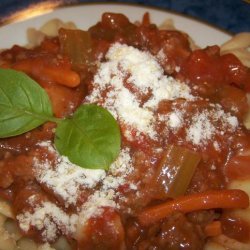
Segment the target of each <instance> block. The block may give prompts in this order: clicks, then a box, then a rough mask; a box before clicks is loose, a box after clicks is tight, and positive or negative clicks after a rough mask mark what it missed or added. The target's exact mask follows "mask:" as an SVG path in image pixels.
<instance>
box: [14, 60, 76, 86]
mask: <svg viewBox="0 0 250 250" xmlns="http://www.w3.org/2000/svg"><path fill="white" fill-rule="evenodd" d="M12 68H13V69H15V70H20V71H23V72H25V73H27V74H30V75H32V76H34V77H35V78H38V79H39V78H41V77H42V78H43V79H47V80H49V81H51V82H53V83H57V84H60V85H64V86H67V87H70V88H74V87H76V86H78V85H79V84H80V76H79V75H78V74H77V73H76V72H75V71H73V70H71V69H70V68H68V67H60V66H56V65H48V62H47V61H46V60H44V59H42V58H34V59H33V58H32V59H24V60H21V61H18V62H16V63H15V64H14V65H13V66H12Z"/></svg>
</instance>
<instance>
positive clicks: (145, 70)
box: [86, 43, 193, 140]
mask: <svg viewBox="0 0 250 250" xmlns="http://www.w3.org/2000/svg"><path fill="white" fill-rule="evenodd" d="M106 60H107V61H106V62H103V63H101V64H100V67H99V70H98V72H97V74H96V75H95V77H94V82H93V86H94V89H93V91H92V93H91V94H90V95H89V96H87V97H86V101H87V102H91V103H93V102H95V103H98V104H100V105H102V106H103V107H105V108H107V109H108V110H109V111H110V112H111V113H112V114H113V116H114V117H115V118H116V119H117V120H119V121H120V122H122V123H124V124H125V125H127V129H128V130H129V129H133V128H134V129H136V130H137V131H138V132H139V134H137V136H140V133H144V134H146V135H148V136H149V137H150V138H152V139H157V138H156V137H157V134H156V131H155V125H156V119H155V115H154V111H155V110H156V108H157V107H158V104H159V102H160V101H162V100H164V99H168V100H173V99H176V98H180V97H181V98H185V99H192V98H193V97H192V95H191V94H190V89H189V87H188V86H187V85H185V84H183V83H180V82H178V81H176V80H175V79H173V78H172V77H168V76H166V75H164V71H163V69H162V67H161V66H160V64H159V63H158V62H157V58H156V57H154V56H153V55H151V54H150V53H148V52H143V51H140V50H138V49H136V48H134V47H132V46H128V45H125V44H119V43H115V44H113V45H112V46H111V48H110V49H109V51H108V52H107V54H106ZM126 83H129V84H130V85H132V86H133V88H135V90H136V91H135V93H133V92H132V91H131V90H130V89H129V88H128V87H127V86H126ZM107 89H108V91H107V93H105V96H104V92H105V91H106V90H107ZM137 91H138V92H139V93H140V95H141V94H144V95H148V97H149V98H148V100H147V101H146V102H145V103H142V102H141V100H140V98H139V97H138V94H136V93H137ZM129 134H130V130H129V131H125V132H124V135H125V136H126V137H127V139H129V140H131V138H130V136H129Z"/></svg>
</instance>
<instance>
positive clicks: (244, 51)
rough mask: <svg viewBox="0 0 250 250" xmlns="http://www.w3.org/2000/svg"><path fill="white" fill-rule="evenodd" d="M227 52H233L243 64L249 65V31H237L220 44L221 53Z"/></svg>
mask: <svg viewBox="0 0 250 250" xmlns="http://www.w3.org/2000/svg"><path fill="white" fill-rule="evenodd" d="M228 53H232V54H234V55H235V56H237V57H238V58H239V59H240V60H241V62H242V63H243V64H244V65H245V66H247V67H250V33H249V32H243V33H239V34H237V35H235V36H234V37H233V38H232V39H231V40H229V41H227V42H226V43H224V44H222V46H221V54H222V55H224V54H228Z"/></svg>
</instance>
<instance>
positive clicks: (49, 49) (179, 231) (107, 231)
mask: <svg viewBox="0 0 250 250" xmlns="http://www.w3.org/2000/svg"><path fill="white" fill-rule="evenodd" d="M70 32H72V31H67V30H63V29H62V30H60V32H59V37H55V38H45V40H44V41H43V42H42V43H41V45H40V46H38V47H35V48H32V49H27V48H23V47H20V46H18V45H15V46H13V47H12V48H11V49H8V50H4V51H2V52H1V54H0V67H2V68H12V69H16V70H20V71H23V72H25V73H27V74H28V75H29V76H30V77H32V78H33V79H35V80H36V81H37V82H38V83H39V84H40V85H41V86H42V87H43V88H44V89H45V90H46V92H47V93H48V95H49V97H50V99H51V102H52V106H53V112H54V114H55V116H57V117H65V116H68V115H70V114H72V113H73V112H74V111H75V110H76V108H77V107H78V106H79V105H80V104H81V103H83V102H84V98H85V96H87V95H88V94H89V93H90V92H91V91H92V90H93V77H94V75H95V74H96V72H97V70H98V63H97V62H99V64H100V63H101V62H105V61H106V60H107V59H105V55H106V53H107V51H108V50H109V48H110V47H111V45H112V44H115V43H119V44H126V45H129V46H133V47H134V48H137V49H139V50H140V51H148V52H150V53H151V54H152V55H153V56H155V58H158V63H159V64H160V65H161V66H162V68H163V69H164V74H165V75H168V76H172V77H173V78H175V79H178V80H180V81H184V82H185V83H186V84H187V85H188V86H189V87H190V89H191V93H192V95H193V96H196V97H201V98H196V99H193V100H190V101H189V102H186V101H185V100H184V99H183V98H177V99H174V100H163V101H161V102H160V103H159V105H158V107H157V110H156V112H155V113H156V114H157V115H162V116H164V115H169V114H171V113H174V112H176V110H179V111H180V110H182V111H184V112H182V117H181V120H182V121H184V125H182V126H180V127H178V129H177V130H170V131H169V130H168V129H167V128H166V123H164V122H161V121H159V123H157V125H156V132H157V134H158V135H160V137H161V139H159V140H154V139H152V138H149V137H148V136H147V135H144V134H143V133H142V137H140V139H138V138H137V135H138V133H137V132H138V131H136V129H135V130H133V129H131V130H129V131H130V133H131V137H132V139H131V137H130V139H128V138H127V137H126V136H125V132H124V131H126V129H127V125H126V124H123V123H122V122H121V123H120V127H121V131H122V147H123V148H124V147H128V148H129V149H130V154H131V157H132V161H133V167H134V170H133V172H132V174H130V175H129V176H128V178H127V179H126V181H127V183H130V182H131V183H137V194H136V192H135V191H134V190H131V189H130V187H129V185H126V184H123V185H121V186H119V187H118V189H119V190H118V191H119V192H120V193H122V194H123V196H124V197H125V198H126V199H125V200H124V201H123V200H119V198H117V199H118V200H117V203H119V209H113V208H108V207H107V208H105V207H104V208H103V209H104V211H103V214H102V216H100V217H93V218H90V219H89V220H88V222H87V224H86V225H85V226H84V227H83V228H82V229H81V230H80V231H78V232H77V236H72V235H70V234H67V232H65V231H64V230H63V229H62V228H60V227H58V229H57V235H58V237H59V236H60V235H65V236H66V237H67V238H68V240H69V242H70V244H71V245H72V249H79V250H85V249H202V248H203V247H204V245H205V242H206V241H207V237H208V236H207V235H206V233H205V228H206V226H207V225H208V224H210V223H211V222H213V221H214V220H220V217H221V216H223V219H221V223H222V232H223V233H224V234H226V235H228V236H229V237H232V238H235V239H237V240H239V241H243V242H245V241H247V240H249V234H250V231H249V226H248V224H247V223H246V222H244V221H243V222H242V221H237V219H234V218H230V216H229V215H228V216H227V215H226V214H224V213H223V210H222V209H216V210H214V209H210V210H199V211H195V212H191V213H188V214H184V213H181V212H174V213H173V214H172V215H171V216H169V217H167V218H164V219H162V220H160V221H158V222H157V223H154V224H152V225H148V226H142V225H141V224H140V223H139V222H138V220H137V215H138V214H140V213H141V211H143V210H144V209H145V208H147V207H149V206H151V205H155V204H161V203H163V202H166V201H168V200H171V199H172V198H176V193H173V195H170V184H171V183H172V181H175V178H179V177H178V176H177V175H175V171H177V170H175V169H172V170H171V169H169V166H170V165H171V163H170V162H169V161H170V160H169V159H172V165H173V168H174V166H175V163H176V161H177V160H176V159H175V157H176V154H177V153H176V152H179V151H185V150H187V153H188V154H189V153H190V152H191V154H192V157H194V158H195V161H196V162H197V166H196V167H195V168H194V169H193V170H190V171H188V173H190V172H192V171H193V174H192V175H190V177H189V178H190V180H189V181H188V182H187V184H185V185H186V186H185V185H184V184H183V183H182V181H181V180H179V179H177V180H178V184H176V183H175V185H177V186H175V187H174V188H175V189H174V190H179V189H180V187H181V186H182V189H184V193H183V194H185V195H190V194H194V193H202V192H206V191H209V190H221V189H225V188H227V185H228V182H230V180H231V179H234V178H242V175H241V173H239V172H237V169H236V167H237V166H238V167H239V168H240V169H243V170H244V171H243V172H244V174H245V176H249V173H250V172H249V170H248V164H249V162H250V161H249V156H245V158H244V156H242V157H241V156H239V152H246V151H247V150H249V149H250V134H249V131H248V130H247V129H245V128H244V126H243V125H240V126H239V127H238V128H237V129H235V130H230V129H227V127H225V126H226V125H225V124H224V123H223V122H222V121H221V120H220V118H214V116H213V112H215V111H216V110H217V109H218V106H216V105H217V104H219V105H220V107H221V108H222V110H223V111H224V112H229V113H230V114H231V115H233V116H234V117H237V119H238V121H239V122H240V123H241V124H242V121H243V120H244V117H245V115H246V113H247V111H248V108H247V107H248V104H247V98H246V92H247V91H250V71H249V69H248V68H246V67H244V66H243V65H242V64H241V62H240V61H239V60H238V59H237V58H236V57H235V56H233V55H231V54H227V55H223V56H220V49H219V47H218V46H211V47H207V48H205V49H198V50H195V51H192V50H191V49H190V45H189V41H188V36H187V35H186V34H184V33H181V32H179V31H169V30H159V29H158V28H157V27H156V26H155V25H154V24H151V23H150V22H149V17H148V15H147V14H145V16H144V18H143V21H142V23H141V24H132V23H130V22H129V20H128V19H127V17H125V16H124V15H121V14H112V13H104V14H103V16H102V20H101V21H100V22H98V23H97V24H96V25H95V26H93V27H90V28H89V30H88V35H89V36H90V40H89V44H87V45H86V47H85V48H82V51H80V52H79V53H85V54H84V57H83V59H82V60H81V61H79V60H78V61H77V60H74V58H71V57H70V56H69V55H68V54H67V53H65V51H67V50H66V49H65V44H64V42H65V37H66V38H68V36H70V34H72V33H70ZM74 36H76V37H77V35H75V34H74ZM88 39H89V37H88ZM69 46H70V45H69ZM76 46H78V45H77V44H76ZM86 48H87V49H86ZM89 49H90V50H89ZM128 77H129V76H128ZM65 82H66V84H65ZM79 82H80V84H78V83H79ZM65 85H66V86H65ZM69 85H71V86H69ZM124 85H125V86H126V88H127V89H129V90H130V91H131V92H133V93H134V94H135V95H137V96H139V98H138V99H140V105H143V104H144V103H146V102H147V100H148V99H149V98H150V93H147V94H146V95H145V94H143V93H140V91H139V90H138V89H136V87H135V86H133V85H131V84H130V83H129V81H127V82H126V81H125V82H124ZM105 91H108V89H107V90H105ZM105 91H104V92H103V93H102V95H103V96H105ZM211 103H212V104H213V105H211ZM216 103H217V104H216ZM204 110H205V111H204ZM202 112H205V114H206V115H207V116H208V117H210V116H211V120H212V123H215V124H216V126H219V127H220V128H221V130H222V132H221V133H217V132H216V133H215V137H214V138H213V139H208V142H207V143H206V144H205V145H204V144H202V143H198V142H197V141H195V139H193V140H191V139H190V140H189V141H188V140H186V138H187V136H188V135H187V132H186V125H188V126H190V129H191V128H192V122H193V121H194V120H195V119H196V118H195V117H196V116H197V122H199V121H200V120H199V119H202V117H199V116H198V115H197V114H201V113H202ZM219 112H222V111H221V109H220V111H219ZM177 114H178V113H177ZM175 115H176V114H175ZM228 119H229V120H230V119H232V116H230V117H229V118H228ZM230 121H231V120H230ZM201 122H202V123H206V120H201ZM54 128H55V125H54V124H53V123H46V124H44V125H42V126H40V127H39V128H37V129H34V130H32V131H30V132H27V133H25V134H23V135H20V136H15V137H12V138H6V139H1V140H0V160H1V161H0V188H1V189H0V196H1V197H2V198H3V199H5V200H8V201H9V202H10V203H11V204H12V205H13V211H14V214H15V215H18V214H19V213H22V212H25V211H29V212H32V210H33V208H32V206H31V205H30V204H29V203H28V202H27V200H28V198H29V197H30V196H31V195H32V194H35V195H36V197H38V198H37V200H36V202H37V203H40V202H43V201H51V202H53V203H54V204H56V205H57V206H59V207H60V208H61V209H62V210H63V211H65V212H66V213H68V214H72V213H75V212H77V209H78V208H79V207H81V206H82V205H83V204H84V202H86V200H87V198H88V196H89V195H90V194H92V193H93V192H94V190H91V189H87V188H85V189H84V188H83V189H82V190H81V192H82V193H81V195H80V196H79V197H78V201H77V205H76V206H69V207H65V206H64V201H63V200H62V199H61V197H59V196H57V195H56V194H55V193H54V192H53V190H51V189H49V188H48V187H46V186H44V185H43V184H41V183H39V182H38V181H37V179H36V177H35V175H34V171H33V158H34V157H38V158H41V159H49V160H51V162H53V160H54V157H55V156H54V155H53V154H52V155H51V154H50V152H48V151H47V150H46V149H44V148H41V147H40V146H39V145H38V144H39V142H41V141H53V138H54ZM223 129H224V130H225V131H223ZM204 133H206V131H204ZM141 138H143V139H141ZM214 141H216V144H215V143H214ZM171 145H174V150H172V151H171V148H170V146H171ZM218 145H219V146H218ZM218 147H219V150H218ZM159 148H160V149H162V150H156V149H159ZM178 150H179V151H178ZM166 155H167V158H166V159H165V158H164V157H165V156H166ZM182 156H183V155H182ZM171 157H172V158H171ZM164 159H165V160H164ZM166 165H167V167H166ZM235 166H236V167H235ZM166 171H169V172H166ZM171 171H172V172H171ZM171 185H172V184H171ZM95 188H96V189H98V187H95ZM118 191H117V192H118ZM178 192H183V190H181V191H180V190H179V191H178ZM178 192H177V193H178ZM234 225H237V226H234ZM238 225H240V226H238ZM42 232H43V230H37V229H36V228H34V227H31V228H30V229H29V230H28V231H27V232H23V233H24V234H25V235H27V236H29V237H32V238H33V239H35V240H36V241H38V242H41V241H44V238H43V234H42ZM75 238H77V241H75ZM53 241H54V240H52V242H51V243H53Z"/></svg>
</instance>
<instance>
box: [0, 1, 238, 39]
mask: <svg viewBox="0 0 250 250" xmlns="http://www.w3.org/2000/svg"><path fill="white" fill-rule="evenodd" d="M34 4H35V5H36V3H34ZM38 4H39V3H37V5H38ZM94 5H103V6H105V5H106V6H108V5H117V6H127V7H136V8H141V9H143V8H146V9H149V10H150V9H151V10H155V11H159V12H162V13H170V14H173V15H176V16H180V17H183V18H187V19H190V20H192V21H195V22H199V23H201V24H203V25H206V26H208V27H210V28H212V29H215V30H217V31H219V32H222V33H224V34H225V35H229V36H233V35H234V34H233V33H232V32H230V31H227V30H225V29H223V28H221V27H218V26H216V25H214V24H211V23H209V22H208V21H206V20H202V19H200V18H198V17H193V16H189V15H187V14H185V13H181V12H178V11H175V10H171V9H168V8H166V7H159V6H153V5H148V4H139V3H127V2H115V1H110V2H84V3H67V2H65V1H64V0H63V2H62V4H60V5H58V6H56V7H55V8H54V9H53V10H52V12H53V11H56V10H60V9H68V8H72V7H78V6H79V7H82V6H94ZM24 9H25V8H23V9H20V10H18V11H16V12H14V13H13V14H12V15H16V14H17V13H19V12H21V11H22V10H24ZM46 14H48V13H44V14H41V15H36V16H33V17H30V18H23V19H19V20H18V21H16V20H15V18H14V17H12V16H11V15H9V16H6V17H4V16H3V18H2V19H0V28H2V27H4V26H8V25H9V24H13V23H18V22H24V21H28V20H31V19H33V18H37V17H39V16H43V15H46Z"/></svg>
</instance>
